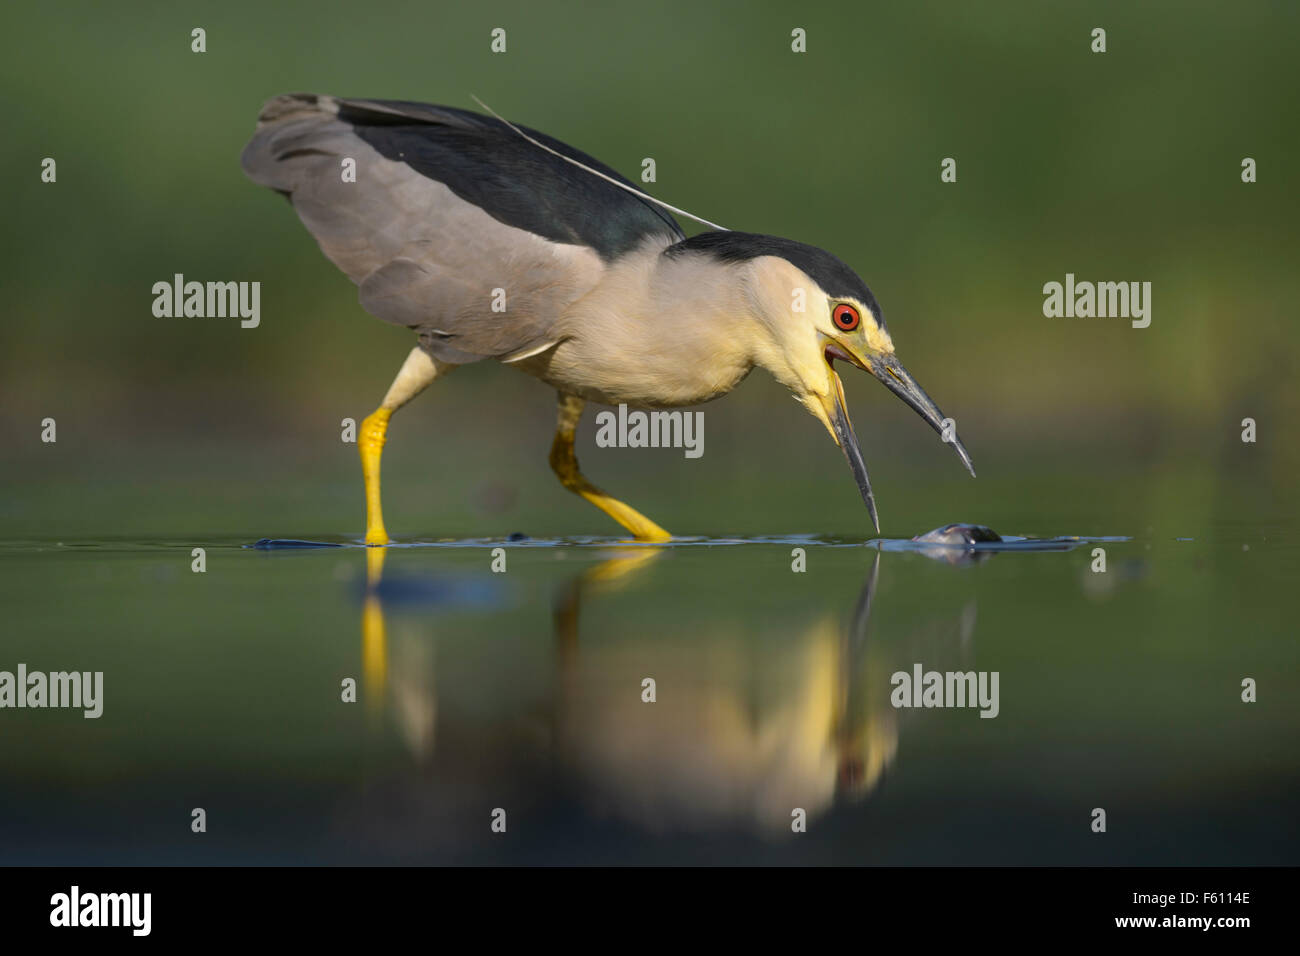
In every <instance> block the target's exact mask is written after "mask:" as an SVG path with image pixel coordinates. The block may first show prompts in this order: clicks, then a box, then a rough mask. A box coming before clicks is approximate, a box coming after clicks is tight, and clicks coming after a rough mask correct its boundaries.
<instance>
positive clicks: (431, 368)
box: [357, 345, 456, 545]
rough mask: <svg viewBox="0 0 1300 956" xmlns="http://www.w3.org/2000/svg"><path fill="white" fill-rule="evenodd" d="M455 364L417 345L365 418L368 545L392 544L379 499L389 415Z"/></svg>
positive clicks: (360, 443)
mask: <svg viewBox="0 0 1300 956" xmlns="http://www.w3.org/2000/svg"><path fill="white" fill-rule="evenodd" d="M455 367H456V366H454V365H449V364H447V363H446V362H439V361H438V360H437V359H435V358H433V357H432V356H431V355H429V353H428V352H426V351H425V350H424V349H423V348H421V347H420V346H418V345H417V346H416V347H415V348H413V349H411V354H410V355H408V356H407V357H406V361H405V362H403V363H402V367H401V369H400V370H399V371H398V373H397V377H396V378H395V379H393V384H392V385H391V386H389V389H388V394H387V395H385V396H384V401H383V403H382V404H380V406H379V407H378V408H377V409H375V410H374V411H373V412H371V413H370V414H369V415H367V416H366V418H365V419H364V420H362V422H361V434H360V435H359V436H358V439H357V447H358V448H359V449H360V451H361V476H362V478H363V479H365V483H366V544H368V545H381V544H388V532H387V531H385V530H384V512H383V508H382V507H381V506H380V503H379V459H380V456H381V455H382V454H383V452H384V442H385V441H387V438H388V419H389V418H390V417H391V416H392V414H393V412H395V411H397V410H398V409H399V408H401V407H402V406H403V405H405V404H406V403H407V402H409V401H410V400H411V399H413V398H415V396H416V395H419V394H420V393H421V392H422V391H424V389H425V388H426V387H427V386H428V385H429V383H430V382H432V381H433V380H434V379H435V378H437V377H438V376H439V375H445V374H446V373H447V372H450V371H451V370H452V369H453V368H455Z"/></svg>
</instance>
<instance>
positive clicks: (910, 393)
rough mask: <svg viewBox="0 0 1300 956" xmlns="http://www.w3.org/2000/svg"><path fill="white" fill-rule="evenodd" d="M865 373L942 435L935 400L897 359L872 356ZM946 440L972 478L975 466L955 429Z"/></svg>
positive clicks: (941, 422)
mask: <svg viewBox="0 0 1300 956" xmlns="http://www.w3.org/2000/svg"><path fill="white" fill-rule="evenodd" d="M859 367H862V366H859ZM866 370H867V371H868V372H870V373H871V374H872V375H874V376H875V377H876V378H878V379H879V380H880V381H881V382H883V383H884V386H885V388H887V389H889V390H890V391H891V392H893V393H894V394H895V395H897V396H898V397H899V398H901V399H902V400H903V401H905V402H906V403H907V404H908V406H910V407H911V409H912V411H914V412H916V414H918V415H920V416H921V417H922V418H924V419H925V420H926V421H927V422H929V423H930V427H931V428H933V429H934V430H935V431H937V432H938V433H939V434H940V435H943V421H944V419H943V412H941V411H939V406H938V405H936V404H935V403H934V399H932V398H930V396H929V395H927V394H925V389H923V388H922V387H921V386H920V385H918V384H917V383H916V379H914V378H912V373H911V372H909V371H908V370H907V369H905V368H903V363H902V362H900V361H899V360H898V359H897V357H895V356H894V355H878V356H872V358H871V360H870V361H869V362H868V363H867V366H866ZM946 440H947V441H948V442H949V444H951V445H952V447H953V450H954V451H956V452H957V457H958V458H960V459H961V461H962V464H963V465H965V466H966V470H967V471H969V472H970V476H971V477H972V478H974V477H975V466H974V465H973V464H972V463H971V460H970V454H969V453H968V452H967V451H966V446H965V445H963V444H962V443H961V439H960V438H958V437H957V432H956V429H955V428H954V429H953V430H952V438H951V439H946Z"/></svg>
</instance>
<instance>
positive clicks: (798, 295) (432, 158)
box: [243, 94, 974, 545]
mask: <svg viewBox="0 0 1300 956" xmlns="http://www.w3.org/2000/svg"><path fill="white" fill-rule="evenodd" d="M349 160H351V161H352V166H351V168H352V169H354V170H355V176H349V175H347V173H348V169H349V164H348V161H349ZM243 166H244V171H245V172H246V173H247V174H248V175H249V177H250V178H252V179H253V180H254V181H255V182H257V183H260V184H261V185H264V186H269V187H271V188H272V189H274V190H276V191H277V192H279V193H281V194H283V195H285V196H287V197H288V198H289V200H290V202H292V203H293V207H294V209H295V210H297V212H298V215H299V216H300V217H301V218H302V221H303V223H304V225H306V227H307V229H308V230H309V231H310V232H311V233H312V235H313V236H315V237H316V240H317V241H318V242H319V243H320V246H321V249H322V250H323V251H324V253H325V255H326V256H328V257H329V258H330V260H331V261H333V262H334V264H335V265H337V266H338V267H339V268H340V269H342V270H343V271H344V272H345V273H347V275H348V276H349V277H350V278H351V279H352V281H353V282H355V283H357V285H358V286H360V298H361V304H362V306H363V307H364V308H365V309H366V310H367V311H368V312H370V313H372V314H373V315H375V316H378V317H379V318H381V319H384V320H385V321H388V322H393V323H396V324H398V325H404V326H406V327H407V328H410V329H411V330H413V331H415V332H416V333H417V334H418V335H419V344H418V345H417V346H416V347H415V348H414V349H412V350H411V354H410V355H409V356H408V357H407V359H406V362H405V363H404V364H403V365H402V367H401V370H400V371H399V372H398V373H397V377H396V379H394V381H393V384H392V387H391V388H389V390H388V394H387V395H386V396H385V397H384V400H383V403H382V404H381V405H380V407H379V408H378V409H377V410H376V411H375V412H374V413H373V414H371V415H370V416H369V417H367V418H366V419H365V421H364V422H363V423H362V427H361V429H360V435H359V436H358V438H359V446H360V451H361V462H362V471H363V475H364V478H365V487H366V543H367V544H372V545H381V544H386V543H387V542H388V535H387V533H386V532H385V530H384V521H383V515H382V512H381V510H380V499H379V460H380V454H381V452H382V449H383V446H384V441H385V436H386V433H387V429H388V421H389V417H390V416H391V415H392V413H393V412H394V411H396V410H397V409H398V408H401V407H402V406H403V405H405V404H406V403H407V402H409V401H410V400H411V399H412V398H414V397H415V396H416V395H417V394H418V393H419V392H420V391H422V390H423V389H424V388H425V387H426V386H428V385H429V383H430V382H432V381H433V380H434V379H435V378H438V377H439V376H441V375H445V374H447V372H449V371H451V370H452V369H453V368H455V367H456V366H457V365H463V364H465V363H467V362H476V361H479V360H481V359H485V358H490V359H496V360H497V361H498V362H502V363H504V364H507V365H512V366H514V367H516V368H518V369H520V370H521V371H524V372H527V373H528V374H530V375H533V376H535V377H537V378H539V379H541V380H542V381H543V382H546V383H547V384H549V385H551V386H553V387H554V388H556V389H557V390H558V391H559V425H558V429H557V432H556V436H555V441H554V444H553V445H552V447H551V467H552V468H553V469H554V470H555V473H556V474H557V475H558V476H559V478H560V481H561V482H562V483H563V484H564V487H566V488H568V489H569V490H570V491H573V492H575V493H577V494H579V495H581V496H582V497H583V498H586V499H587V500H588V501H590V502H591V503H592V504H594V505H596V507H598V508H600V509H601V510H602V511H604V512H605V513H606V514H608V515H609V516H610V517H612V518H613V519H614V520H615V521H617V522H618V523H619V524H621V525H622V526H623V527H624V528H626V529H627V530H628V531H630V532H631V533H632V534H633V535H635V536H636V538H638V539H640V540H643V541H666V540H668V539H669V538H670V537H671V536H670V535H669V534H668V532H667V531H665V530H664V529H663V528H661V527H659V525H657V524H655V523H654V522H653V521H651V520H650V519H649V518H647V517H645V516H644V515H642V514H641V513H640V512H638V511H636V510H635V509H633V508H631V507H629V506H628V505H626V504H624V503H623V502H621V501H618V500H616V499H614V498H611V497H610V496H609V495H606V494H605V493H604V492H602V491H601V490H600V489H598V488H596V487H595V486H594V485H592V484H591V483H590V482H589V481H587V479H586V478H585V477H584V476H583V474H582V472H581V471H580V470H579V469H578V461H577V458H576V457H575V455H574V451H573V437H574V431H575V429H576V428H577V424H578V419H579V418H580V417H581V415H582V410H583V406H584V404H585V403H586V402H587V401H595V402H603V403H607V404H610V405H618V404H624V403H625V404H627V405H631V406H637V407H642V408H651V409H664V408H674V407H681V406H685V405H694V404H698V403H700V402H707V401H709V400H711V399H714V398H717V397H719V396H721V395H725V394H726V393H727V392H729V391H731V389H733V388H734V387H735V386H736V385H737V384H738V383H739V382H740V381H741V379H743V378H744V377H745V376H746V375H747V374H749V372H750V370H751V369H753V368H754V366H761V367H763V368H765V369H767V370H768V371H769V372H771V373H772V375H773V376H775V377H776V379H777V380H778V381H779V382H781V383H782V384H783V385H785V386H786V387H787V388H789V389H790V391H791V392H792V393H793V394H794V396H795V398H796V399H798V400H799V401H800V402H801V403H802V404H803V405H804V406H805V407H806V408H807V409H808V410H809V411H810V412H811V413H812V414H813V416H814V417H815V418H817V419H818V420H819V421H820V422H821V423H822V424H823V425H825V426H826V428H827V430H828V431H829V432H830V433H831V437H833V438H834V439H835V442H836V443H837V444H838V445H839V446H840V448H841V449H843V451H844V454H845V456H846V457H847V459H848V461H849V465H850V466H851V468H852V469H853V475H854V478H855V479H856V481H857V484H858V488H859V490H860V491H861V493H862V497H863V500H864V501H865V502H866V504H867V508H868V510H869V511H870V513H871V520H872V523H873V524H874V525H875V526H876V530H877V531H879V529H880V523H879V520H878V518H877V516H876V506H875V501H874V499H873V497H872V494H871V484H870V482H869V480H868V477H867V468H866V465H865V464H864V463H863V460H862V455H861V452H860V451H859V449H858V441H857V438H856V437H855V435H854V433H853V426H852V424H851V423H850V422H849V416H848V410H847V408H846V407H845V402H844V390H843V388H842V386H841V385H840V380H839V377H838V376H837V375H836V374H835V370H834V367H833V363H834V362H835V360H836V359H839V360H841V361H844V362H848V363H849V364H851V365H855V366H857V367H858V368H860V369H863V370H864V371H867V372H870V373H871V374H872V375H874V376H875V377H876V378H878V379H879V380H880V381H881V382H883V383H884V384H885V385H886V386H887V387H888V388H889V389H890V390H891V391H892V392H894V394H896V395H898V396H899V397H900V398H901V399H903V401H905V402H906V403H907V404H908V405H910V406H911V407H912V408H913V409H915V410H916V412H917V413H918V414H920V415H921V417H922V418H924V419H925V420H926V421H927V422H929V423H930V424H931V425H932V426H933V427H934V428H935V430H936V431H939V432H940V433H941V434H942V433H943V421H944V418H943V413H942V412H940V411H939V409H938V407H937V406H936V405H935V404H934V402H933V401H931V399H930V397H929V396H928V395H926V394H925V392H924V391H923V390H922V389H921V386H920V385H918V384H917V383H916V381H915V380H914V379H913V378H912V376H911V375H910V374H908V372H907V370H906V369H904V368H903V366H902V364H901V363H900V362H899V361H898V359H897V358H896V357H895V355H894V343H893V341H892V340H891V339H890V336H889V332H888V331H887V329H886V328H885V321H884V318H883V316H882V315H881V312H880V307H879V306H878V305H877V304H876V299H875V296H873V295H872V294H871V290H870V289H868V288H867V286H866V283H864V282H863V281H862V279H860V278H859V277H858V276H857V274H856V273H854V271H853V270H852V269H850V268H849V267H848V266H846V265H845V264H844V263H843V262H841V261H840V260H839V259H837V258H835V256H833V255H831V254H830V253H828V252H824V251H823V250H821V249H818V248H816V247H814V246H808V245H804V244H803V243H800V242H793V241H791V240H789V239H778V238H775V237H773V236H762V235H754V234H751V233H744V232H730V231H727V230H715V231H709V232H704V233H701V234H699V235H696V236H692V237H691V238H689V239H688V238H686V235H685V234H684V233H683V232H682V230H681V228H680V227H679V226H678V224H677V222H676V221H675V220H674V218H673V217H672V215H671V214H670V213H669V212H668V211H667V208H671V207H664V205H663V204H662V203H659V201H658V200H654V199H652V198H651V197H649V196H646V195H645V194H644V193H641V192H640V191H639V190H637V189H636V187H634V186H633V185H632V184H631V183H630V182H628V181H627V180H626V179H624V178H623V177H621V176H619V175H618V173H616V172H614V171H613V170H612V169H610V168H609V167H607V166H605V165H603V164H601V163H600V162H598V161H597V160H595V159H593V158H591V157H590V156H587V155H586V154H584V153H581V152H579V151H578V150H576V149H573V148H572V147H570V146H566V145H565V144H564V143H561V142H559V141H558V140H555V139H552V138H551V137H549V136H546V135H544V134H542V133H538V132H536V131H534V130H530V129H527V128H526V127H519V126H515V125H514V124H512V123H508V122H506V121H504V120H501V119H499V118H496V117H488V116H482V115H479V114H477V113H471V112H468V111H466V110H460V109H452V108H450V107H445V106H430V105H427V104H423V103H407V102H396V101H386V100H357V99H340V98H335V97H328V96H315V95H311V94H290V95H286V96H278V97H276V98H274V99H272V100H270V101H269V102H268V103H267V104H266V106H265V107H263V109H262V113H261V116H260V117H259V118H258V126H257V132H256V133H255V134H254V136H253V139H252V141H251V142H250V143H249V144H248V146H247V147H246V148H245V149H244V154H243ZM687 215H689V214H687ZM691 218H697V217H691ZM502 301H504V303H505V308H504V310H503V311H501V310H494V304H496V305H498V308H499V304H500V303H501V302H502ZM949 437H950V440H951V442H952V444H953V447H954V448H955V449H956V451H957V453H958V454H959V455H960V456H961V459H962V461H963V462H965V463H966V467H967V468H968V469H971V474H972V475H973V474H974V469H973V468H971V463H970V456H969V455H967V454H966V449H965V448H963V447H962V445H961V442H960V441H958V440H957V439H956V437H955V434H950V436H949Z"/></svg>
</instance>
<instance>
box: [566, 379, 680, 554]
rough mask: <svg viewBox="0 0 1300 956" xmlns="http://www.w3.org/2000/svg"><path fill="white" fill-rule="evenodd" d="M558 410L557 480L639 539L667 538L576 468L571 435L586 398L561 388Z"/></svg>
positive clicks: (670, 536) (647, 520)
mask: <svg viewBox="0 0 1300 956" xmlns="http://www.w3.org/2000/svg"><path fill="white" fill-rule="evenodd" d="M559 396H560V414H559V421H558V423H557V425H556V429H555V441H554V442H552V443H551V470H552V471H554V472H555V474H556V475H557V476H558V477H559V479H560V484H562V485H564V487H566V488H568V489H569V490H570V491H572V492H573V493H574V494H577V495H581V496H582V497H583V498H586V499H587V500H588V501H590V502H591V503H592V504H593V505H595V506H596V507H597V508H599V509H600V510H601V511H603V512H605V514H607V515H609V516H610V517H611V518H613V519H614V520H615V521H617V522H618V523H619V524H621V525H622V526H623V527H624V528H627V530H628V531H630V532H632V534H633V536H634V537H635V538H636V539H637V540H638V541H668V540H669V539H671V538H672V535H671V534H669V533H668V532H667V531H665V530H664V529H663V528H661V527H659V525H657V524H655V523H654V522H653V521H651V520H650V519H649V518H647V517H646V516H645V515H643V514H641V512H639V511H637V510H636V509H635V508H631V507H629V506H628V505H625V504H623V502H621V501H619V500H618V499H616V498H611V497H610V496H609V495H607V494H605V492H603V491H601V490H600V489H599V488H597V487H596V486H595V485H593V484H592V483H591V482H589V481H588V480H587V479H586V478H585V477H584V476H583V474H582V471H581V470H580V469H579V468H578V457H577V456H576V455H575V454H574V453H573V435H574V432H575V431H576V430H577V428H578V419H580V418H582V409H583V406H584V405H586V402H585V401H584V400H583V399H581V398H579V397H578V396H576V395H569V394H567V393H565V392H560V393H559Z"/></svg>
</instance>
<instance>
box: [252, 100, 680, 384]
mask: <svg viewBox="0 0 1300 956" xmlns="http://www.w3.org/2000/svg"><path fill="white" fill-rule="evenodd" d="M528 132H529V135H531V136H533V137H535V138H537V139H538V140H540V141H542V142H545V143H547V145H548V146H551V147H552V148H554V149H557V150H559V151H560V152H562V153H564V154H565V155H569V156H572V157H573V158H574V159H577V160H579V161H580V162H583V163H585V164H587V165H589V166H592V167H593V168H596V169H599V170H601V172H604V173H605V174H606V175H610V176H613V177H615V178H617V179H619V180H621V181H623V182H626V180H624V179H623V178H622V177H621V176H618V174H617V173H615V172H614V171H613V170H610V169H609V168H608V167H605V166H604V165H602V164H601V163H599V162H598V161H596V160H594V159H592V158H591V157H589V156H586V155H585V154H583V153H580V152H578V151H577V150H574V149H572V148H571V147H568V146H565V145H564V144H563V143H560V142H558V141H556V140H554V139H551V138H550V137H547V136H545V135H544V134H541V133H537V132H535V131H533V130H529V131H528ZM346 158H350V159H353V160H355V162H356V181H355V182H345V181H344V179H343V176H342V163H343V160H344V159H346ZM242 163H243V168H244V171H245V172H246V173H247V174H248V176H249V177H250V178H251V179H252V180H253V181H254V182H256V183H259V184H261V185H264V186H269V187H270V188H272V189H274V190H276V191H278V192H280V193H282V194H284V195H285V196H287V197H288V198H289V200H290V202H292V204H293V207H294V209H295V210H296V211H297V212H298V215H299V216H300V217H301V219H302V221H303V224H304V225H305V226H306V227H307V229H308V230H309V231H310V232H311V234H312V235H313V236H315V237H316V240H317V241H318V242H319V243H320V247H321V249H322V251H323V252H324V253H325V255H326V256H328V257H329V259H330V260H331V261H332V262H334V264H335V265H337V266H338V267H339V268H340V269H342V270H343V272H345V273H346V274H347V275H348V276H349V277H350V278H351V279H352V281H354V282H356V283H357V284H358V285H359V286H360V299H361V304H362V306H363V307H364V308H365V309H366V310H367V311H368V312H370V313H371V314H373V315H376V316H378V317H379V318H381V319H384V320H386V321H389V322H393V323H396V324H398V325H404V326H407V327H409V328H413V329H416V330H418V331H420V332H421V333H422V334H423V335H424V337H425V341H426V342H427V343H428V344H429V345H430V347H431V348H432V349H433V351H434V354H435V355H437V356H438V357H439V358H440V359H442V360H443V361H448V362H458V363H459V362H468V361H474V360H476V359H479V358H484V357H492V358H498V359H502V360H504V361H512V360H515V359H518V358H522V357H524V356H526V355H530V354H535V353H536V352H538V351H542V350H544V349H545V348H547V347H549V346H550V345H552V344H554V342H555V339H554V338H553V336H552V333H551V326H552V324H553V322H554V320H555V318H556V317H557V316H558V315H559V314H560V313H561V312H562V311H563V310H564V308H565V307H566V306H567V305H568V304H569V303H571V302H572V301H574V300H575V299H577V298H578V297H580V296H582V295H583V294H585V293H586V292H587V291H588V290H589V289H590V288H591V287H592V286H594V285H595V284H596V282H598V281H599V279H600V275H601V273H602V272H603V270H604V265H605V263H607V262H609V261H611V260H613V259H615V258H617V257H618V256H620V255H622V254H623V253H625V252H628V251H630V250H631V249H633V248H636V247H637V246H638V245H640V244H641V243H643V242H646V241H648V240H650V239H653V238H657V239H659V240H661V241H662V242H663V243H664V245H665V246H666V245H668V244H670V243H672V242H676V241H678V240H679V239H681V238H682V237H683V236H682V232H681V229H680V228H679V227H678V226H677V223H676V222H675V221H673V219H672V217H671V216H670V215H668V214H667V213H666V212H664V211H663V210H661V209H660V208H658V207H657V206H655V205H653V204H651V203H648V202H646V201H645V200H643V199H640V198H638V197H636V196H633V195H631V194H630V193H628V192H626V191H624V190H621V189H619V188H618V187H616V186H613V185H611V184H609V183H606V182H604V181H603V180H601V179H600V178H598V177H596V176H592V175H591V174H590V173H587V172H585V171H583V170H581V169H578V168H577V167H575V166H573V165H572V164H570V163H566V162H564V161H563V160H561V159H559V158H557V157H555V156H552V155H550V154H549V153H547V152H546V151H544V150H541V149H539V148H538V147H537V146H535V145H533V144H531V143H529V142H527V141H526V140H524V139H523V138H522V137H521V136H519V135H518V134H517V133H515V132H514V131H512V130H510V129H509V128H508V127H507V126H505V124H503V123H501V122H500V121H498V120H495V119H491V118H489V117H485V116H479V115H478V114H475V113H471V112H468V111H465V110H456V109H451V108H448V107H439V106H430V105H426V104H420V103H405V102H396V101H382V100H348V99H335V98H332V97H325V96H314V95H310V94H290V95H286V96H278V97H276V98H274V99H272V100H270V101H269V102H268V103H267V104H266V106H265V107H264V108H263V110H262V113H261V116H260V117H259V121H258V127H257V132H256V133H255V134H254V136H253V139H252V140H251V141H250V142H249V144H248V146H247V147H245V149H244V153H243V157H242ZM496 290H501V292H500V293H499V292H497V291H496ZM502 293H503V294H504V300H505V301H504V307H505V311H493V304H494V301H496V302H498V303H499V302H500V297H501V295H502Z"/></svg>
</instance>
